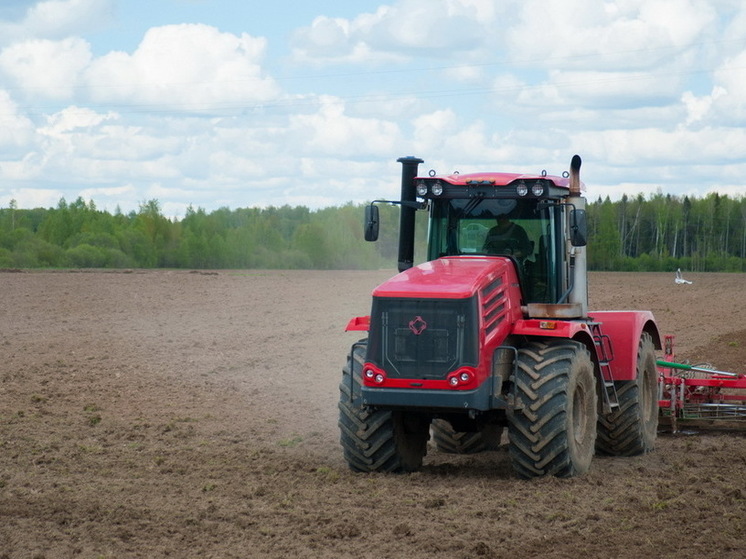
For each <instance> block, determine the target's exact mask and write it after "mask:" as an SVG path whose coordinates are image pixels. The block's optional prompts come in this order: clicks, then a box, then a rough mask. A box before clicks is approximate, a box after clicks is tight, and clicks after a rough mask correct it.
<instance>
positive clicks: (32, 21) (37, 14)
mask: <svg viewBox="0 0 746 559" xmlns="http://www.w3.org/2000/svg"><path fill="white" fill-rule="evenodd" d="M113 11H114V0H48V1H46V2H39V3H38V4H36V5H35V6H33V7H32V8H30V9H29V10H28V12H27V14H26V20H25V21H24V27H25V28H26V29H27V30H28V31H29V32H31V33H32V34H33V35H34V36H36V37H48V38H62V37H67V36H69V35H73V34H78V33H81V32H83V31H87V30H91V29H98V28H101V27H102V26H104V25H105V24H107V23H109V22H110V21H111V19H112V17H113Z"/></svg>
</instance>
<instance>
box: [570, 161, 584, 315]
mask: <svg viewBox="0 0 746 559" xmlns="http://www.w3.org/2000/svg"><path fill="white" fill-rule="evenodd" d="M581 163H582V161H581V159H580V156H578V155H575V156H573V158H572V161H571V162H570V184H569V185H568V186H569V190H570V192H569V196H568V198H567V203H568V204H570V208H572V209H571V211H570V212H569V213H568V223H567V231H568V233H569V237H572V233H570V232H571V231H572V230H573V229H574V228H575V227H577V220H578V219H579V217H578V214H580V213H581V212H582V213H583V218H582V219H583V220H585V215H584V214H585V198H584V197H583V196H582V195H581V191H580V165H581ZM567 244H568V249H569V251H570V255H569V260H570V273H571V275H572V277H571V278H570V282H571V286H572V290H571V291H570V294H569V298H568V300H569V302H570V303H575V304H578V305H580V309H581V311H580V312H581V316H583V317H586V316H588V273H587V261H586V247H585V242H583V244H582V245H581V244H580V243H572V242H568V243H567Z"/></svg>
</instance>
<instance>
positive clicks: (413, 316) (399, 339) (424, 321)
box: [367, 298, 478, 380]
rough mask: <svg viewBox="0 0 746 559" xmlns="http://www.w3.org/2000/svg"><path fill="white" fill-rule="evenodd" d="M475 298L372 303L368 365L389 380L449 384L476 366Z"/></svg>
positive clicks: (383, 300) (375, 300) (380, 300)
mask: <svg viewBox="0 0 746 559" xmlns="http://www.w3.org/2000/svg"><path fill="white" fill-rule="evenodd" d="M477 343H478V336H477V332H476V303H475V299H473V298H470V299H459V300H450V299H449V300H443V299H385V298H380V299H374V301H373V310H372V313H371V325H370V338H369V342H368V357H367V360H368V361H370V362H371V363H373V364H375V365H377V366H378V367H381V368H382V369H384V370H385V371H386V374H387V375H388V376H389V377H391V378H407V379H409V378H411V379H427V380H431V379H445V378H446V376H447V375H448V373H449V372H451V371H453V370H455V369H457V368H458V367H460V366H462V365H471V366H476V364H477Z"/></svg>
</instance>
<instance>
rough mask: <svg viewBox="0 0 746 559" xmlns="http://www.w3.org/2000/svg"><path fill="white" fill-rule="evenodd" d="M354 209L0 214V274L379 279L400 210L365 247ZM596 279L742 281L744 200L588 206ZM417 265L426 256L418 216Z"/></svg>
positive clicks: (358, 209) (660, 199)
mask: <svg viewBox="0 0 746 559" xmlns="http://www.w3.org/2000/svg"><path fill="white" fill-rule="evenodd" d="M363 207H364V205H362V204H357V205H356V204H352V203H350V204H347V205H344V206H340V207H329V208H324V209H319V210H310V209H309V208H306V207H303V206H298V207H290V206H282V207H269V208H239V209H235V210H231V209H228V208H220V209H218V210H215V211H212V212H209V213H208V212H206V211H205V210H204V209H201V208H197V209H194V208H192V207H190V208H188V209H187V211H186V215H185V216H184V217H183V218H182V219H168V218H167V217H165V216H164V215H163V212H162V211H161V208H160V204H159V203H158V201H157V200H150V201H148V202H145V203H142V204H140V205H139V208H138V210H136V211H132V212H130V213H128V214H124V213H122V212H121V211H119V210H117V211H115V212H114V213H113V214H112V213H109V212H107V211H105V210H99V209H98V208H97V207H96V205H95V203H94V202H93V201H89V202H86V201H84V200H83V199H82V198H78V199H77V200H75V201H74V202H71V203H68V202H67V201H66V200H65V199H62V200H60V202H59V204H58V205H57V207H56V208H35V209H19V208H17V205H16V203H15V202H14V201H11V203H10V205H9V207H7V208H0V268H39V267H42V268H67V267H76V268H196V269H231V268H236V269H241V268H261V269H271V268H284V269H292V268H296V269H376V268H384V267H391V268H393V267H396V260H397V251H398V237H397V235H398V208H397V207H395V206H390V205H381V206H380V209H381V236H380V238H379V241H378V242H377V243H367V242H365V241H364V240H363V232H362V229H363V227H362V221H363V218H362V216H363ZM587 211H588V224H589V245H590V249H589V251H588V253H589V256H588V263H589V268H590V269H592V270H626V271H664V270H675V269H676V268H681V269H682V270H690V271H729V272H743V271H746V197H741V198H729V197H728V196H721V195H718V194H710V195H708V196H707V197H704V198H691V197H683V198H680V197H676V196H670V195H663V194H656V195H654V196H651V197H649V198H647V199H646V198H645V197H643V196H642V195H640V196H637V197H636V198H629V197H627V196H624V197H623V198H622V199H621V200H620V201H616V202H612V201H611V200H610V199H608V198H607V199H605V200H601V199H599V200H597V201H596V202H592V203H589V204H588V208H587ZM417 230H418V231H417V237H418V244H417V247H416V249H415V259H416V260H417V261H421V260H423V258H424V254H425V242H426V240H425V236H426V230H427V220H426V218H425V216H424V213H422V212H418V218H417Z"/></svg>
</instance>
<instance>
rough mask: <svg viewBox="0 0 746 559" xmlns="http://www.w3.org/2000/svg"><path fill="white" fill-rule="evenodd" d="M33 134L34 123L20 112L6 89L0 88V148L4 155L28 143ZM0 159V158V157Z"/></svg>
mask: <svg viewBox="0 0 746 559" xmlns="http://www.w3.org/2000/svg"><path fill="white" fill-rule="evenodd" d="M33 136H34V124H33V122H31V120H30V119H28V118H27V117H26V116H24V115H23V114H21V112H20V111H19V108H18V105H17V104H16V103H15V102H14V101H13V100H12V99H11V97H10V95H9V94H8V92H7V91H3V90H1V89H0V148H2V153H3V154H4V155H5V157H8V156H9V155H10V152H11V151H16V150H17V149H21V148H23V147H25V146H27V145H28V144H29V142H30V141H31V140H32V138H33ZM0 161H2V158H0Z"/></svg>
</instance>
